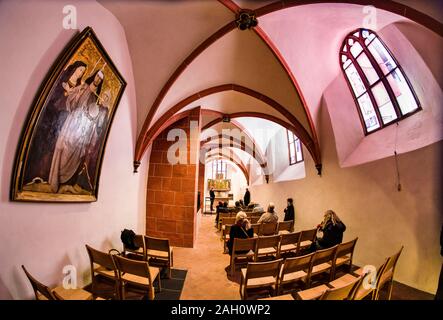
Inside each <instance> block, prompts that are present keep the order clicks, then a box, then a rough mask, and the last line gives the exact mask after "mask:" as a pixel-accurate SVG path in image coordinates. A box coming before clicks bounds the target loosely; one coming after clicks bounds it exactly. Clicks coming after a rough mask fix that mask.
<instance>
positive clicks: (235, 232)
mask: <svg viewBox="0 0 443 320" xmlns="http://www.w3.org/2000/svg"><path fill="white" fill-rule="evenodd" d="M253 236H254V229H252V228H251V223H250V222H249V220H248V219H247V215H246V213H244V212H243V211H240V212H239V213H237V215H236V216H235V224H234V225H233V226H232V227H231V231H230V233H229V241H228V249H229V255H232V248H233V246H234V239H235V238H240V239H247V238H252V237H253ZM239 253H240V251H239Z"/></svg>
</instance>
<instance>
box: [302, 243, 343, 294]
mask: <svg viewBox="0 0 443 320" xmlns="http://www.w3.org/2000/svg"><path fill="white" fill-rule="evenodd" d="M337 247H338V245H335V246H333V247H332V248H328V249H324V250H318V251H316V252H315V253H314V257H313V258H312V263H311V270H310V272H308V277H307V281H306V285H307V287H310V285H311V281H312V277H314V276H317V275H319V274H322V273H327V272H328V273H329V281H331V280H332V261H333V259H334V257H335V252H336V251H337Z"/></svg>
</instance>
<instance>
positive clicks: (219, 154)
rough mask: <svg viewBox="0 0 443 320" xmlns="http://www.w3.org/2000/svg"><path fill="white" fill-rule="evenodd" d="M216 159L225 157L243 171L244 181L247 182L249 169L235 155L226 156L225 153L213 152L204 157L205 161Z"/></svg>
mask: <svg viewBox="0 0 443 320" xmlns="http://www.w3.org/2000/svg"><path fill="white" fill-rule="evenodd" d="M218 159H225V160H228V161H230V162H231V163H233V164H234V165H235V166H236V167H238V168H239V169H240V171H241V172H242V173H243V175H244V177H245V179H246V183H247V184H249V170H248V169H247V168H246V167H245V165H244V164H243V163H242V162H241V160H239V159H236V158H235V157H228V156H227V155H224V154H223V153H221V152H220V153H218V154H213V155H210V156H208V157H207V158H206V163H207V162H210V161H213V160H218Z"/></svg>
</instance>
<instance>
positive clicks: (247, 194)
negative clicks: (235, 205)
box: [243, 188, 251, 206]
mask: <svg viewBox="0 0 443 320" xmlns="http://www.w3.org/2000/svg"><path fill="white" fill-rule="evenodd" d="M243 202H244V204H245V206H248V204H249V203H250V202H251V193H250V192H249V189H248V188H246V192H245V196H244V197H243Z"/></svg>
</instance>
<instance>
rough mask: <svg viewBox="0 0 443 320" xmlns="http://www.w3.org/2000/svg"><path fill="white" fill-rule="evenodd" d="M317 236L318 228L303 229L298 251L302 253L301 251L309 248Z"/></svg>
mask: <svg viewBox="0 0 443 320" xmlns="http://www.w3.org/2000/svg"><path fill="white" fill-rule="evenodd" d="M316 238H317V229H311V230H303V231H301V235H300V242H299V246H298V250H297V251H298V252H299V253H300V254H301V251H302V250H306V249H308V248H309V247H310V246H311V245H312V243H313V242H314V241H315V239H316Z"/></svg>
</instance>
